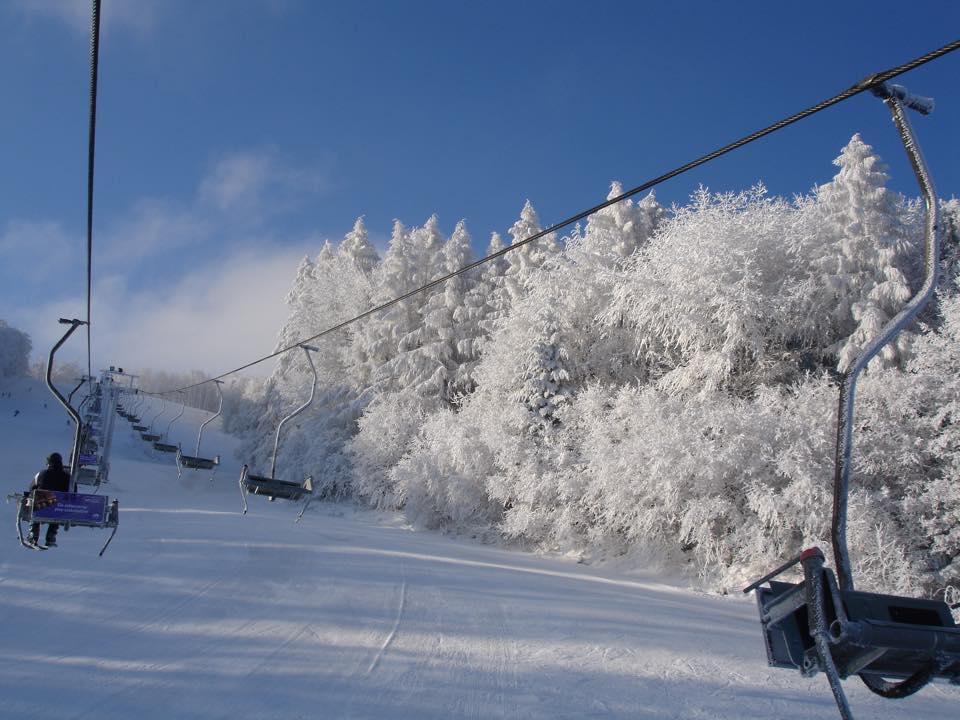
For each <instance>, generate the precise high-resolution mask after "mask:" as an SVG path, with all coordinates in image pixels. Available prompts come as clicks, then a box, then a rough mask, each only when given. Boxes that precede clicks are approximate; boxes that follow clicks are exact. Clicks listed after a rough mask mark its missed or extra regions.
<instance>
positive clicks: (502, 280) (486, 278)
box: [468, 232, 510, 337]
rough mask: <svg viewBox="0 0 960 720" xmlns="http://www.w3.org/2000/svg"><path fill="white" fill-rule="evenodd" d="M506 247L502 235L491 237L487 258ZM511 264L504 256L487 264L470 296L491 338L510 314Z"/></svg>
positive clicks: (469, 299) (485, 331) (484, 328)
mask: <svg viewBox="0 0 960 720" xmlns="http://www.w3.org/2000/svg"><path fill="white" fill-rule="evenodd" d="M505 247H506V245H505V244H504V242H503V238H502V237H501V236H500V233H497V232H495V233H493V234H492V235H491V236H490V244H489V245H488V246H487V256H490V255H493V254H494V253H498V252H500V251H501V250H503V249H504V248H505ZM507 268H509V262H508V261H507V258H506V257H505V256H503V255H501V256H500V257H498V258H496V259H495V260H491V261H489V262H487V263H486V264H485V265H484V266H483V269H482V270H481V273H480V282H479V283H478V284H477V287H476V288H475V289H474V292H473V293H471V294H470V295H469V296H468V302H469V304H470V305H471V306H476V307H478V308H481V311H480V319H479V321H478V324H479V326H480V328H481V329H482V330H483V332H484V334H485V335H486V336H487V337H489V336H490V335H491V334H492V333H493V332H494V331H495V330H496V329H497V324H498V323H499V321H500V319H501V318H503V317H505V316H506V315H507V314H508V313H509V312H510V293H509V292H507V287H506V274H507Z"/></svg>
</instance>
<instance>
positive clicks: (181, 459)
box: [177, 380, 223, 479]
mask: <svg viewBox="0 0 960 720" xmlns="http://www.w3.org/2000/svg"><path fill="white" fill-rule="evenodd" d="M213 382H214V384H215V386H216V388H217V397H218V399H219V404H218V406H217V412H216V413H215V414H214V415H212V416H211V417H209V418H207V420H206V421H204V422H203V423H201V425H200V432H199V433H198V434H197V449H196V453H195V454H194V455H184V453H183V449H182V448H181V447H180V446H179V445H178V446H177V475H181V476H182V475H183V470H184V469H185V468H186V469H188V470H216V469H217V466H219V465H220V456H219V455H217V456H216V457H212V458H208V457H203V456H201V455H200V443H201V441H202V440H203V429H204V428H205V427H206V426H207V425H209V424H210V423H211V422H213V421H214V420H215V419H216V418H218V417H220V413H221V412H223V393H222V392H221V390H220V385H221V384H222V383H221V382H220V381H219V380H214V381H213ZM211 479H212V476H211Z"/></svg>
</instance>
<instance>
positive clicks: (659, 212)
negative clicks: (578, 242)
mask: <svg viewBox="0 0 960 720" xmlns="http://www.w3.org/2000/svg"><path fill="white" fill-rule="evenodd" d="M622 194H623V186H622V185H621V184H620V183H619V182H616V181H614V182H613V183H611V185H610V192H609V193H608V195H607V200H612V199H613V198H615V197H619V196H620V195H622ZM665 216H666V213H665V212H664V210H663V208H662V207H660V204H659V203H657V199H656V196H655V195H654V193H653V192H652V191H651V192H650V194H648V195H647V196H646V197H644V198H643V199H642V200H641V201H640V202H639V203H637V204H636V205H635V204H634V202H633V200H631V199H629V198H628V199H626V200H621V201H620V202H618V203H615V204H613V205H610V206H609V207H606V208H603V209H602V210H598V211H597V212H595V213H594V214H593V215H591V216H590V218H589V219H588V220H587V226H586V229H585V231H584V233H583V235H584V239H583V250H584V251H585V252H587V253H589V254H591V255H593V256H594V257H595V258H596V260H597V262H598V263H600V264H602V265H605V266H607V267H613V266H615V265H617V264H618V263H620V262H622V261H623V260H625V259H626V258H628V257H630V256H631V255H632V254H633V253H634V252H636V250H637V249H638V248H639V247H641V246H642V245H643V244H644V243H645V242H646V241H647V240H649V239H650V238H651V237H652V236H653V233H654V232H655V231H656V229H657V227H658V226H659V225H660V223H661V222H663V220H664V218H665Z"/></svg>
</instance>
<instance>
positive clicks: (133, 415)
mask: <svg viewBox="0 0 960 720" xmlns="http://www.w3.org/2000/svg"><path fill="white" fill-rule="evenodd" d="M133 392H134V393H135V394H136V395H140V391H139V390H134V391H133ZM142 405H143V397H142V396H141V397H138V398H137V401H136V402H135V403H134V405H133V408H132V409H131V411H130V412H129V413H127V420H129V421H130V423H131V424H132V425H133V426H134V429H135V430H136V425H137V423H139V422H140V416H139V415H138V414H137V413H138V412H139V411H140V407H141V406H142Z"/></svg>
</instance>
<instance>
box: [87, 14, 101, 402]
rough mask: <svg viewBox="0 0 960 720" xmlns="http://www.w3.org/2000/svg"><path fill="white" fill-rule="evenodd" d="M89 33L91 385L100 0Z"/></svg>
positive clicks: (89, 372) (90, 372) (90, 366)
mask: <svg viewBox="0 0 960 720" xmlns="http://www.w3.org/2000/svg"><path fill="white" fill-rule="evenodd" d="M91 26H92V27H91V32H90V121H89V126H88V127H89V129H88V135H87V376H88V377H89V378H90V383H91V387H92V384H93V361H92V350H91V342H90V315H91V313H90V310H91V306H92V281H93V161H94V154H95V149H96V137H97V70H98V66H99V60H100V0H93V17H92V21H91Z"/></svg>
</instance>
